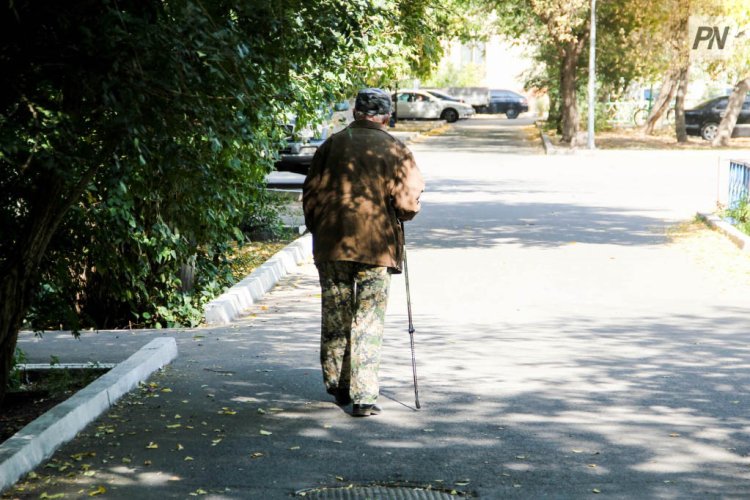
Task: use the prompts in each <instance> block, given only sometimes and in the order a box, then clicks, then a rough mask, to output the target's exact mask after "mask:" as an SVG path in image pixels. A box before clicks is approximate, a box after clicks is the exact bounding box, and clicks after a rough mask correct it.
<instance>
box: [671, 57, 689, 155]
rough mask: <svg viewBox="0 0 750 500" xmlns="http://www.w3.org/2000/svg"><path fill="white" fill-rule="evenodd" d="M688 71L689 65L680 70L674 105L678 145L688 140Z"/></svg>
mask: <svg viewBox="0 0 750 500" xmlns="http://www.w3.org/2000/svg"><path fill="white" fill-rule="evenodd" d="M689 69H690V66H689V64H686V65H685V66H683V67H682V68H680V76H679V78H680V83H679V85H678V87H677V97H676V99H675V104H674V132H675V135H676V136H677V142H679V143H685V142H687V140H688V137H687V131H686V130H685V96H686V95H687V88H688V70H689Z"/></svg>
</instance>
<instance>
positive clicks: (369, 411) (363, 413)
mask: <svg viewBox="0 0 750 500" xmlns="http://www.w3.org/2000/svg"><path fill="white" fill-rule="evenodd" d="M382 411H383V409H382V408H381V407H379V406H378V405H361V404H357V403H354V406H353V407H352V416H353V417H369V416H370V415H380V413H381V412H382Z"/></svg>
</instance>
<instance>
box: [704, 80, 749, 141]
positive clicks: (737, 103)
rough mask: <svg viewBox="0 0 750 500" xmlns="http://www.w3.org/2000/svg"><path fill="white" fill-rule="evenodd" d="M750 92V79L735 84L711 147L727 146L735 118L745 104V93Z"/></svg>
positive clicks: (735, 122)
mask: <svg viewBox="0 0 750 500" xmlns="http://www.w3.org/2000/svg"><path fill="white" fill-rule="evenodd" d="M748 90H750V78H745V79H744V80H740V81H739V82H737V85H735V86H734V90H733V91H732V95H731V96H729V102H728V103H727V110H726V113H725V114H724V117H723V118H722V119H721V123H720V124H719V130H718V132H717V134H716V137H715V138H714V140H713V142H712V143H711V144H712V145H713V146H729V138H730V137H732V132H733V131H734V126H735V125H736V124H737V118H739V116H740V111H742V105H743V104H745V97H746V96H747V91H748Z"/></svg>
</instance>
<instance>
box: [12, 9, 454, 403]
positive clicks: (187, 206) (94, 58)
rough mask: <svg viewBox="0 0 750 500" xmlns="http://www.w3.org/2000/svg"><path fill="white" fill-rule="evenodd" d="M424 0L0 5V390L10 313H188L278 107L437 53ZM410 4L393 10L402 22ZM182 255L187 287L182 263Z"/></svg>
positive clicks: (304, 115)
mask: <svg viewBox="0 0 750 500" xmlns="http://www.w3.org/2000/svg"><path fill="white" fill-rule="evenodd" d="M436 12H437V10H436V9H435V6H434V4H433V3H432V2H427V1H421V2H416V3H415V2H407V1H401V0H384V1H382V2H377V3H374V2H369V1H366V0H347V1H344V0H316V1H311V0H284V1H283V2H278V1H274V0H258V1H255V2H245V3H240V2H238V3H236V4H234V3H231V2H223V1H220V0H203V1H201V0H165V1H162V2H112V1H111V0H83V1H79V2H73V3H69V2H57V1H55V0H34V1H32V0H16V1H14V2H6V3H5V4H4V5H3V6H2V7H0V82H1V83H0V86H1V87H2V92H0V168H1V169H2V175H0V222H1V223H2V231H3V238H2V239H0V304H1V305H0V400H2V396H3V394H4V391H5V388H6V383H7V380H8V375H9V370H10V367H11V363H12V357H13V352H14V348H15V345H16V341H17V336H18V331H19V328H20V327H21V326H22V325H23V323H24V321H26V320H30V321H31V322H32V324H33V325H35V326H36V327H40V328H45V327H50V326H51V325H60V324H62V325H64V326H65V327H68V328H73V329H77V328H79V327H82V326H96V327H100V326H101V325H106V326H122V325H123V324H126V323H127V321H130V320H134V321H137V322H141V323H144V324H149V325H152V326H168V325H177V324H191V322H193V321H195V317H196V316H195V313H196V312H197V311H200V306H201V304H202V301H204V300H205V298H206V297H207V296H209V295H210V294H211V293H213V292H215V291H216V289H217V287H218V286H219V285H220V282H221V280H222V277H223V275H224V273H225V269H226V267H225V265H224V264H225V263H224V262H223V255H225V250H226V248H227V247H228V246H229V245H231V244H232V242H233V240H241V239H243V235H242V234H241V233H240V231H239V230H238V227H239V226H240V224H241V222H242V220H243V218H245V217H247V216H248V214H249V213H252V211H253V210H254V209H255V207H257V203H259V202H261V201H262V198H263V195H262V193H263V179H264V177H265V174H266V173H268V172H269V171H270V170H271V169H272V166H273V162H274V158H275V155H276V151H277V150H278V149H279V146H280V144H281V142H282V140H283V127H282V125H283V123H284V120H285V116H287V115H288V114H289V113H294V114H295V115H297V116H298V117H299V120H300V121H301V122H305V121H312V120H315V119H316V116H318V115H319V114H320V112H321V109H322V107H324V106H325V105H326V103H329V102H332V101H335V100H338V99H340V98H341V97H342V96H345V95H349V94H350V93H351V92H352V91H353V89H355V88H356V87H357V86H359V85H362V84H364V83H369V84H373V83H382V82H388V81H392V80H393V78H394V75H395V73H396V72H407V71H412V72H421V71H427V70H428V69H429V68H430V67H431V65H433V64H434V62H435V61H436V59H437V58H438V57H439V44H437V43H436V40H438V39H439V37H440V36H441V33H443V32H444V31H445V30H444V29H441V26H440V24H439V20H440V16H439V15H438V14H436ZM405 21H408V22H405ZM193 266H194V267H195V268H196V269H197V272H196V276H197V278H196V284H195V287H194V288H193V289H192V291H189V290H188V289H189V287H186V286H185V283H183V282H182V281H181V279H180V271H181V270H184V269H185V268H186V267H193Z"/></svg>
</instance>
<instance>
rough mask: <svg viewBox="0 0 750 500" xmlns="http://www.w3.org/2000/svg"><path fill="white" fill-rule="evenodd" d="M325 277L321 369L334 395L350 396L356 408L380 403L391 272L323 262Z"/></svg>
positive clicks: (322, 281) (322, 276)
mask: <svg viewBox="0 0 750 500" xmlns="http://www.w3.org/2000/svg"><path fill="white" fill-rule="evenodd" d="M318 274H319V276H320V288H321V290H322V294H321V297H322V300H321V306H322V307H321V309H322V310H321V316H322V321H321V329H320V330H321V334H320V364H321V366H322V368H323V382H324V383H325V386H326V390H327V391H328V392H329V393H331V394H336V393H337V392H340V393H344V394H346V392H347V390H348V393H349V395H350V397H351V399H352V401H354V402H355V403H359V404H371V403H375V401H376V400H377V398H378V393H379V392H380V386H379V383H378V369H379V368H380V347H381V345H382V343H383V325H384V322H385V309H386V305H387V303H388V287H389V285H390V282H391V275H390V273H389V272H388V268H386V267H377V266H370V265H367V264H360V263H357V262H344V261H335V262H322V263H319V264H318Z"/></svg>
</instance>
